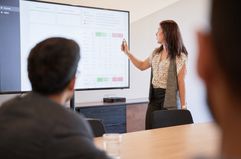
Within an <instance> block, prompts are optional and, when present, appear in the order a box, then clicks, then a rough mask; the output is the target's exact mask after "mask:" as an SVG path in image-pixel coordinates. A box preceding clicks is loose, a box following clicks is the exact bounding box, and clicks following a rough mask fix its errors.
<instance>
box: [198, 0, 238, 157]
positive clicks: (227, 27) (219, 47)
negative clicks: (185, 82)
mask: <svg viewBox="0 0 241 159" xmlns="http://www.w3.org/2000/svg"><path fill="white" fill-rule="evenodd" d="M240 8H241V3H240V2H239V1H236V0H229V1H228V0H212V8H211V28H210V32H206V33H199V36H198V37H199V47H200V48H199V57H198V72H199V75H200V76H201V77H202V79H203V80H204V83H205V85H206V88H207V95H208V101H209V107H210V110H211V112H212V114H213V117H214V119H215V120H216V122H217V124H218V125H219V126H220V129H221V132H222V141H221V150H220V157H219V158H222V159H240V158H241V138H240V134H241V51H240V37H241V19H240V17H239V16H238V15H240V13H241V10H240Z"/></svg>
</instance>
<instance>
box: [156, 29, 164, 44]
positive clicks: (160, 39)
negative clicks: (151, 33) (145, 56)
mask: <svg viewBox="0 0 241 159" xmlns="http://www.w3.org/2000/svg"><path fill="white" fill-rule="evenodd" d="M156 39H157V43H159V44H162V43H163V42H164V35H163V31H162V28H161V27H159V28H158V31H157V33H156Z"/></svg>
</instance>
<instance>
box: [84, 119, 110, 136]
mask: <svg viewBox="0 0 241 159" xmlns="http://www.w3.org/2000/svg"><path fill="white" fill-rule="evenodd" d="M86 120H87V121H88V122H89V124H90V127H91V128H92V132H93V134H94V137H100V136H102V135H103V134H104V133H105V132H106V131H105V127H104V124H103V121H102V120H101V119H96V118H86Z"/></svg>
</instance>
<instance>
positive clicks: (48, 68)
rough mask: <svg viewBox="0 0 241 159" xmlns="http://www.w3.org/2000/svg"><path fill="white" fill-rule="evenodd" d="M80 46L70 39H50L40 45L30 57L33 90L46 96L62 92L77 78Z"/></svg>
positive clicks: (29, 70)
mask: <svg viewBox="0 0 241 159" xmlns="http://www.w3.org/2000/svg"><path fill="white" fill-rule="evenodd" d="M79 59H80V48H79V45H78V44H77V43H76V42H75V41H73V40H70V39H65V38H59V37H56V38H49V39H46V40H44V41H42V42H40V43H38V44H37V45H36V46H35V47H34V48H33V49H32V50H31V52H30V54H29V57H28V77H29V80H30V82H31V85H32V90H33V91H35V92H38V93H41V94H44V95H49V94H56V93H60V92H62V91H63V90H64V89H65V88H66V87H67V85H68V84H69V83H70V81H71V79H72V78H73V77H74V76H75V74H76V71H77V67H78V62H79Z"/></svg>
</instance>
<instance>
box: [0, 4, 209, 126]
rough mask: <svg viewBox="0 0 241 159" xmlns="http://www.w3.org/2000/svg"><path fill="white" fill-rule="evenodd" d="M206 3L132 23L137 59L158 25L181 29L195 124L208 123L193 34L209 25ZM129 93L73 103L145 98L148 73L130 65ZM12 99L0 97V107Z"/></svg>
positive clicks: (99, 94)
mask: <svg viewBox="0 0 241 159" xmlns="http://www.w3.org/2000/svg"><path fill="white" fill-rule="evenodd" d="M208 13H209V1H208V0H181V1H178V2H176V3H175V4H173V5H171V6H169V7H167V8H165V9H161V10H159V11H157V12H155V13H154V14H151V15H149V16H146V17H144V18H142V19H140V20H138V21H135V22H133V23H131V52H132V53H133V54H134V55H135V56H136V57H138V58H139V59H144V58H146V57H147V56H148V55H149V54H150V53H151V52H152V50H153V48H155V47H156V46H157V44H156V40H155V33H156V31H157V28H158V26H159V22H160V21H162V20H165V19H173V20H175V21H176V22H177V23H178V24H179V27H180V29H181V33H182V36H183V40H184V43H185V45H186V48H187V49H188V51H189V60H188V74H187V78H186V88H187V103H188V108H189V109H190V110H191V112H192V114H193V117H194V121H195V122H205V121H209V120H211V119H210V116H209V114H208V112H207V110H206V106H205V105H206V104H205V97H204V96H205V95H204V89H203V85H202V83H201V82H200V80H199V79H198V77H197V74H196V69H195V67H196V55H197V42H196V36H195V35H196V31H197V29H198V28H201V27H202V26H206V25H207V22H208V18H207V17H208ZM130 75H131V76H130V80H131V83H130V89H124V90H101V91H81V92H76V102H77V103H79V102H87V101H100V100H102V98H103V97H104V96H106V95H115V96H125V97H126V98H127V99H132V98H147V97H148V91H149V81H150V70H148V71H144V72H142V71H139V70H137V69H136V68H134V66H133V65H132V64H131V68H130ZM10 97H12V95H1V96H0V103H2V102H3V101H5V100H6V99H8V98H10Z"/></svg>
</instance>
